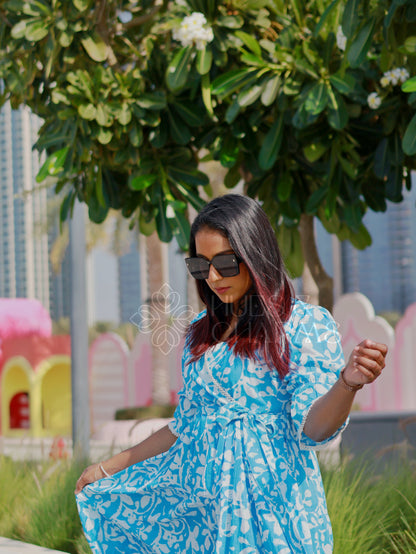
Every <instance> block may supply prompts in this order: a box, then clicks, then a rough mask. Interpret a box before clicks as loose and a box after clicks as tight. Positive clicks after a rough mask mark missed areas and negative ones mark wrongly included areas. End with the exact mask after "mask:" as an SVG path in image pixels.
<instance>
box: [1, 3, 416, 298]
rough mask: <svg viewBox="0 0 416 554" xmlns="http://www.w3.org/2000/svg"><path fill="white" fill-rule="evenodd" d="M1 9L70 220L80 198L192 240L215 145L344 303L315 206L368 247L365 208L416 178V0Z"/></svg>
mask: <svg viewBox="0 0 416 554" xmlns="http://www.w3.org/2000/svg"><path fill="white" fill-rule="evenodd" d="M0 15H1V24H0V25H1V26H0V50H1V52H0V54H1V56H0V58H1V62H0V79H2V82H3V93H2V101H3V102H4V101H6V100H7V99H10V101H11V103H12V106H13V107H17V106H19V105H20V104H26V105H28V106H30V108H31V109H32V110H33V111H34V112H35V113H37V114H38V115H39V116H41V117H42V118H43V120H44V124H43V127H42V129H41V133H40V137H39V140H38V142H37V148H38V149H39V150H40V151H46V153H47V155H48V158H47V160H46V162H45V164H44V165H43V167H42V169H41V171H40V173H39V176H38V180H39V181H42V180H43V179H45V178H46V179H49V180H51V181H53V182H54V185H55V189H56V191H57V192H63V193H64V201H63V203H62V206H61V218H62V219H66V218H67V217H68V214H69V213H70V211H71V207H72V206H73V203H74V199H75V197H78V198H79V199H80V200H82V201H84V202H86V203H87V204H88V207H89V216H90V218H91V219H92V220H93V221H95V222H101V221H103V220H104V219H105V218H106V215H107V213H108V211H109V210H110V209H116V210H120V211H121V212H122V214H123V215H124V216H125V217H126V218H130V219H131V221H132V224H135V223H138V225H139V228H140V231H141V232H142V233H145V234H151V232H152V231H153V230H154V229H155V228H156V229H157V232H158V234H159V237H160V238H161V239H162V240H163V241H170V240H171V239H172V236H173V235H174V236H176V238H177V240H178V243H179V244H180V246H181V247H182V248H186V244H187V240H188V233H189V223H188V219H187V207H188V205H189V204H190V205H192V206H193V207H194V208H196V209H199V208H200V207H201V205H202V204H203V201H202V200H201V195H200V191H201V187H207V186H208V184H209V178H208V176H207V175H206V174H205V173H203V172H202V171H201V170H200V169H199V162H200V159H199V153H200V152H201V151H202V150H204V151H208V155H206V156H205V160H207V159H213V160H217V161H218V162H220V163H221V164H222V165H223V166H224V167H225V168H226V169H227V174H226V177H225V184H226V186H227V187H229V188H231V189H232V188H233V187H234V186H235V184H236V183H237V182H238V181H239V180H240V179H241V178H242V177H243V178H244V181H245V190H246V192H247V194H249V195H250V196H253V197H256V198H258V199H259V200H261V201H262V202H263V206H264V208H265V210H266V212H267V213H268V215H269V216H270V218H271V221H272V223H273V225H274V226H275V227H276V232H277V235H278V239H279V242H280V245H281V247H282V250H283V253H284V256H285V259H286V262H287V264H288V266H289V268H290V269H291V271H292V273H293V274H294V275H299V274H300V273H301V271H302V268H303V264H304V258H305V257H306V259H307V261H308V265H309V267H310V269H311V272H312V275H313V276H314V278H315V279H316V280H317V282H318V286H319V287H320V290H321V293H322V294H321V296H320V302H321V303H322V304H324V305H326V306H328V307H331V294H332V290H331V286H330V281H329V286H328V279H327V277H326V276H325V274H324V272H323V270H322V267H321V266H320V263H319V258H318V257H317V255H316V254H315V250H316V249H315V248H314V246H315V245H314V240H313V233H312V231H311V229H312V223H313V218H314V217H317V218H319V219H320V220H321V222H322V223H323V225H324V227H325V228H326V229H327V230H328V231H329V232H331V233H335V234H336V235H337V236H338V237H339V238H340V239H341V240H346V239H348V240H350V241H351V242H352V243H353V244H354V246H356V247H357V248H365V247H366V246H368V245H369V244H370V242H371V237H370V236H369V234H368V231H367V230H366V228H365V226H364V225H363V223H362V218H363V216H364V214H365V212H366V210H367V209H372V210H375V211H384V210H385V209H386V201H387V200H390V201H393V202H399V201H400V200H401V199H402V190H403V186H407V187H408V188H410V186H411V182H410V175H409V173H410V170H411V169H413V168H414V166H415V154H416V109H415V108H416V86H415V83H414V79H410V80H408V78H409V77H410V76H411V75H415V74H416V71H415V69H416V55H415V54H416V6H415V4H414V2H413V0H393V1H391V0H348V1H347V2H341V1H339V0H332V1H330V0H315V1H314V0H311V1H309V2H303V1H301V0H290V1H287V2H286V1H284V0H235V1H232V0H230V1H228V2H220V1H217V0H181V1H176V2H168V1H167V0H163V1H153V0H144V1H142V2H139V3H135V2H129V1H127V0H118V1H115V0H108V1H105V0H99V1H93V0H73V1H63V0H27V1H23V0H9V1H3V2H2V3H1V11H0ZM409 93H410V94H409ZM299 229H301V232H299ZM325 282H326V288H325ZM325 290H326V293H325V294H324V291H325Z"/></svg>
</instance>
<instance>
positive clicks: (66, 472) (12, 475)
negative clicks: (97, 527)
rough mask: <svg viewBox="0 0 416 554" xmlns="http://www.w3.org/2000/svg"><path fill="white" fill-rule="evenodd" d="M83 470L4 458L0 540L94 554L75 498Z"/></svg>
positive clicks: (1, 459)
mask: <svg viewBox="0 0 416 554" xmlns="http://www.w3.org/2000/svg"><path fill="white" fill-rule="evenodd" d="M84 465H85V464H83V466H84ZM82 469H83V467H81V465H80V464H75V463H70V462H65V461H59V462H49V463H42V464H39V463H33V462H31V463H27V462H25V463H23V462H13V461H12V460H10V459H9V458H5V457H0V491H1V493H0V494H1V502H0V536H4V537H9V538H12V539H15V540H21V541H24V542H30V543H33V544H37V545H40V546H44V547H47V548H52V549H56V550H63V551H64V552H69V553H71V554H90V553H91V550H90V548H89V546H88V544H87V541H86V540H85V538H84V535H83V533H82V528H81V523H80V521H79V517H78V512H77V508H76V503H75V497H74V488H75V482H76V480H77V478H78V477H79V475H80V474H81V471H82Z"/></svg>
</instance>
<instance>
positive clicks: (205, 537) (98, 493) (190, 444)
mask: <svg viewBox="0 0 416 554" xmlns="http://www.w3.org/2000/svg"><path fill="white" fill-rule="evenodd" d="M186 263H187V267H188V270H189V272H190V273H191V275H192V276H193V277H195V279H196V284H197V288H198V292H199V295H200V297H201V300H202V302H203V303H204V304H205V306H206V309H205V310H204V311H203V312H201V313H200V314H199V316H198V317H197V318H196V319H195V320H194V321H193V322H192V323H191V325H190V327H189V330H188V333H187V340H186V346H185V349H184V353H183V380H184V386H183V389H182V391H181V393H180V401H179V405H178V407H177V409H176V412H175V417H174V420H173V421H172V422H170V423H169V424H168V425H167V426H166V427H164V428H163V429H161V430H160V431H158V432H157V433H155V434H154V435H152V436H151V437H149V438H148V439H146V440H145V441H143V442H142V443H140V444H138V445H137V446H134V447H133V448H130V449H129V450H126V451H124V452H121V453H120V454H117V455H116V456H113V457H112V458H110V459H109V460H106V461H104V462H102V463H101V464H94V465H92V466H90V467H88V468H87V469H86V470H85V471H84V472H83V474H82V475H81V477H80V479H79V480H78V483H77V486H76V493H77V502H78V507H79V512H80V516H81V520H82V523H83V525H84V530H85V533H86V536H87V538H88V540H89V542H90V544H91V547H92V549H93V551H94V552H96V553H104V552H105V553H115V552H122V553H123V554H127V553H135V554H146V553H157V554H159V553H180V554H188V553H193V552H204V553H215V554H230V553H239V554H269V553H270V554H274V553H280V554H291V553H308V554H320V553H322V554H329V553H330V552H332V532H331V525H330V521H329V518H328V513H327V508H326V502H325V495H324V491H323V487H322V481H321V476H320V472H319V467H318V463H317V458H316V455H315V453H314V450H317V449H319V448H321V447H323V446H325V445H326V444H328V443H329V442H330V441H331V440H333V439H334V438H335V437H336V436H337V435H338V433H339V432H340V431H341V430H342V428H343V426H344V425H345V422H346V419H347V416H348V413H349V411H350V409H351V405H352V402H353V399H354V395H355V393H356V391H357V390H358V389H360V388H361V387H362V386H363V385H365V384H367V383H371V382H372V381H374V379H376V378H377V377H378V376H379V375H380V373H381V370H382V369H383V367H384V360H385V355H386V353H387V347H386V346H385V345H383V344H378V343H376V342H373V341H370V340H365V341H363V342H362V343H360V344H359V345H358V346H357V347H356V348H355V349H354V351H353V353H352V355H351V356H350V358H349V360H348V363H347V364H346V365H345V364H344V358H343V354H342V348H341V343H340V338H339V335H338V332H337V329H336V325H335V322H334V320H333V319H332V317H331V316H330V314H329V313H328V312H327V311H326V310H325V309H323V308H321V307H318V306H311V305H308V304H305V303H303V302H301V301H299V300H297V299H294V298H293V295H292V290H291V286H290V284H289V281H288V278H287V276H286V273H285V270H284V267H283V263H282V259H281V256H280V253H279V249H278V246H277V243H276V239H275V235H274V232H273V229H272V227H271V225H270V223H269V221H268V219H267V217H266V215H265V213H264V212H263V210H262V209H261V208H260V206H259V204H258V203H257V202H255V201H254V200H252V199H250V198H247V197H244V196H239V195H234V194H229V195H226V196H223V197H220V198H216V199H215V200H213V201H211V202H210V203H209V204H207V206H205V207H204V208H203V210H202V211H201V212H200V213H199V215H198V216H197V217H196V219H195V221H194V223H193V225H192V229H191V239H190V257H189V258H187V259H186Z"/></svg>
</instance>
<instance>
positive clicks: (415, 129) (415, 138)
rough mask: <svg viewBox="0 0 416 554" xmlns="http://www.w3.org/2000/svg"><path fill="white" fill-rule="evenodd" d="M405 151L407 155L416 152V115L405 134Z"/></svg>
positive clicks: (412, 154)
mask: <svg viewBox="0 0 416 554" xmlns="http://www.w3.org/2000/svg"><path fill="white" fill-rule="evenodd" d="M403 151H404V153H405V154H406V155H407V156H414V155H415V154H416V115H414V116H413V117H412V119H411V121H410V123H409V125H408V126H407V129H406V132H405V134H404V137H403Z"/></svg>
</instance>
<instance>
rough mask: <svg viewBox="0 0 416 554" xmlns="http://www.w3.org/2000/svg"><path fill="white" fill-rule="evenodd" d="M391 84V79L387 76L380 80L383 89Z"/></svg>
mask: <svg viewBox="0 0 416 554" xmlns="http://www.w3.org/2000/svg"><path fill="white" fill-rule="evenodd" d="M389 84H390V77H387V76H386V74H384V75H383V77H382V78H381V79H380V85H381V86H382V87H384V88H385V87H388V86H389Z"/></svg>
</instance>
